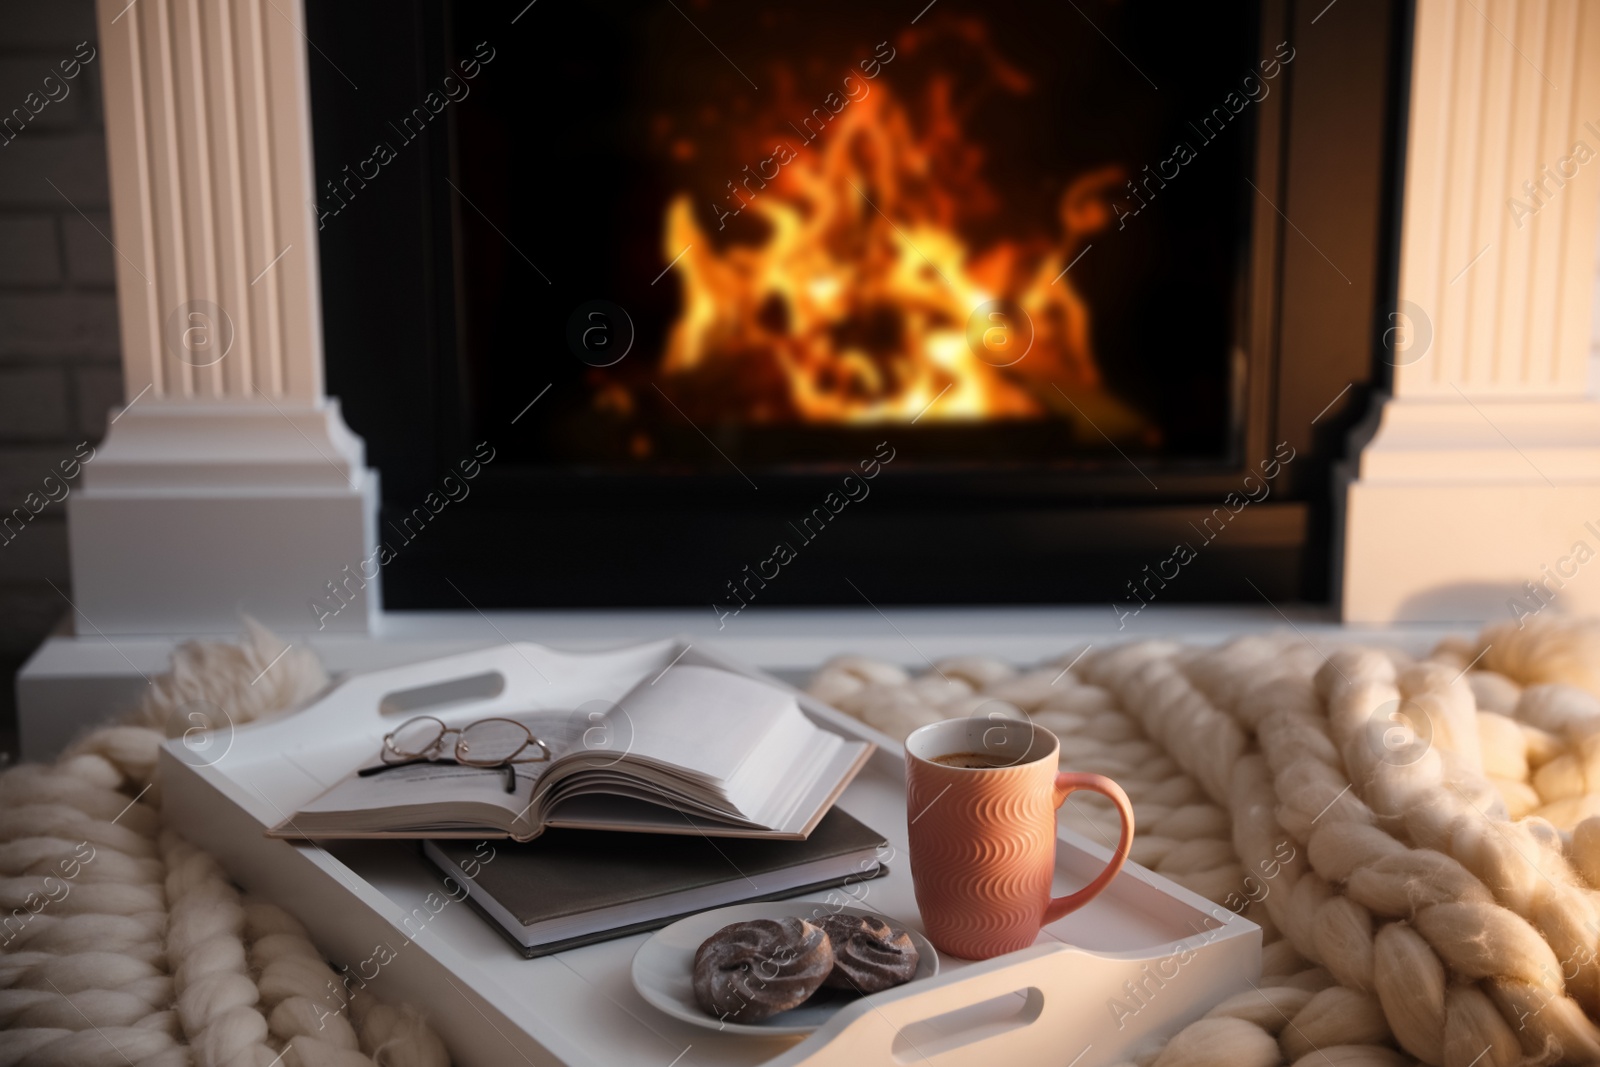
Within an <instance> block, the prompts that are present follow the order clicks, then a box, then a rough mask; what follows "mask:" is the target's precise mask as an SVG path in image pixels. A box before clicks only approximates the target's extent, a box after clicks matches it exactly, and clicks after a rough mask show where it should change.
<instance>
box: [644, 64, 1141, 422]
mask: <svg viewBox="0 0 1600 1067" xmlns="http://www.w3.org/2000/svg"><path fill="white" fill-rule="evenodd" d="M928 100H929V105H928V108H927V110H928V112H929V114H928V118H927V120H926V121H925V122H924V123H923V124H922V126H921V129H920V131H919V130H918V128H917V127H916V126H914V124H913V123H912V121H911V118H910V116H909V114H908V113H907V110H906V108H905V107H903V106H902V105H901V104H900V103H899V102H897V101H896V100H895V99H894V97H893V96H892V95H891V93H890V92H889V89H888V87H887V86H886V85H884V84H879V85H875V86H873V87H872V90H871V92H870V93H868V94H867V95H865V96H863V97H862V98H861V99H859V100H853V101H851V102H850V103H849V104H848V105H846V106H845V107H844V109H843V111H842V113H841V114H839V115H838V116H837V117H835V118H834V119H833V120H832V122H831V123H830V124H829V125H828V127H827V128H826V129H824V130H822V131H821V132H820V133H816V134H815V135H814V141H813V143H811V144H807V145H806V146H804V147H802V148H800V149H798V150H795V149H793V148H789V149H788V151H787V152H786V153H778V152H775V154H774V157H773V160H772V161H774V162H776V163H777V165H778V172H777V174H776V175H775V176H773V177H771V178H770V179H766V175H767V174H770V173H771V171H770V169H768V168H766V167H763V168H762V169H761V172H760V174H759V175H755V176H754V177H753V180H752V179H751V178H750V177H746V178H745V179H744V182H743V184H742V185H741V186H739V187H738V188H737V189H735V190H733V192H731V193H730V195H729V196H728V210H729V211H732V210H734V209H740V210H739V213H740V214H743V215H750V216H754V218H755V219H757V220H758V226H757V227H756V229H758V230H759V231H761V236H760V237H759V239H758V240H756V241H755V242H754V243H750V242H728V243H726V244H724V245H723V246H722V247H720V248H719V246H718V243H717V242H716V241H715V240H714V239H713V237H712V235H711V234H710V233H708V232H707V230H706V229H705V228H703V227H702V226H701V225H700V223H699V221H698V220H697V219H696V216H695V212H694V210H693V209H692V208H691V206H690V200H689V197H688V195H687V194H680V195H678V196H677V197H675V198H674V200H673V201H672V202H671V203H670V204H669V205H668V208H667V213H666V226H665V233H664V237H663V241H662V251H663V254H664V255H665V257H666V258H668V259H671V260H673V261H674V263H673V268H672V269H673V270H674V271H675V272H676V275H677V277H678V279H679V282H680V284H681V289H682V304H681V311H680V314H679V316H678V319H677V321H676V322H675V323H674V325H673V327H672V330H671V333H670V335H669V337H668V342H667V348H666V352H665V355H664V357H663V361H662V370H663V372H664V373H665V374H667V375H669V376H681V377H684V378H699V379H701V380H703V381H706V382H715V383H718V386H719V388H721V387H723V386H725V385H726V383H729V382H734V383H737V384H735V385H733V386H731V387H729V388H731V390H732V393H733V394H734V395H736V396H737V397H739V398H742V399H743V401H744V403H745V406H746V408H747V410H745V411H741V412H737V413H735V414H737V415H738V416H740V417H743V418H747V419H751V420H754V421H769V422H776V421H801V422H831V423H872V422H885V421H907V420H911V419H916V418H919V417H923V416H926V417H927V418H929V419H935V420H974V419H988V418H1039V417H1043V416H1047V415H1049V414H1050V413H1051V407H1050V403H1049V398H1048V392H1049V386H1050V385H1051V384H1053V383H1060V384H1062V385H1066V386H1067V387H1068V388H1069V390H1070V389H1073V388H1078V389H1098V388H1099V386H1100V373H1099V370H1098V367H1097V365H1096V360H1095V355H1094V352H1093V349H1092V347H1091V342H1090V330H1089V313H1088V309H1087V306H1086V305H1085V303H1084V302H1083V300H1082V299H1081V298H1080V296H1079V295H1078V293H1077V292H1076V290H1074V289H1073V287H1072V284H1071V281H1070V280H1069V278H1068V277H1067V276H1066V268H1067V267H1069V266H1070V265H1071V263H1072V260H1073V258H1074V257H1076V256H1077V255H1078V254H1079V253H1080V252H1081V251H1083V249H1084V247H1085V245H1086V242H1085V240H1084V238H1085V237H1086V236H1087V235H1089V234H1092V233H1094V232H1095V231H1097V230H1099V229H1102V228H1103V227H1105V226H1106V225H1107V223H1108V222H1109V221H1110V220H1111V212H1110V207H1109V201H1108V198H1107V197H1108V193H1109V191H1110V190H1111V188H1112V187H1113V186H1115V185H1116V184H1118V183H1119V182H1120V181H1121V179H1122V177H1123V175H1122V174H1121V172H1120V171H1119V170H1117V169H1116V168H1106V169H1103V170H1099V171H1095V172H1093V173H1091V174H1088V175H1085V176H1083V177H1081V178H1079V179H1078V180H1076V181H1074V182H1072V183H1071V184H1070V185H1069V186H1068V187H1067V189H1066V191H1065V192H1064V194H1063V196H1062V198H1061V202H1060V205H1061V206H1060V218H1059V220H1058V221H1059V223H1060V236H1059V238H1058V239H1057V240H1055V241H1054V242H1051V241H1049V240H1048V239H1046V238H1034V239H1032V240H1003V241H1000V242H997V243H995V244H994V245H992V246H991V247H989V248H987V249H985V250H983V251H982V252H981V254H980V253H978V252H975V251H974V249H973V248H972V247H970V246H969V244H968V243H967V241H965V240H964V239H963V238H962V236H961V234H960V231H959V222H960V220H961V219H962V217H963V215H964V214H971V208H972V206H973V204H974V203H975V202H980V201H982V200H983V198H984V197H985V196H988V195H990V194H988V193H987V190H986V189H985V188H984V187H983V186H982V182H981V179H980V178H979V177H978V171H979V169H980V167H981V163H982V152H981V150H980V149H979V148H977V147H976V146H974V145H972V144H971V143H970V142H968V141H967V140H966V139H965V138H964V137H963V135H962V131H961V128H960V123H959V122H958V120H957V117H956V115H955V113H954V110H953V108H952V105H951V93H950V90H949V86H948V84H947V83H945V82H943V81H939V80H935V81H934V82H933V84H932V86H931V89H930V92H929V94H928ZM791 143H792V141H791ZM767 162H769V161H763V163H767ZM748 173H749V169H748V168H747V174H748ZM724 221H725V218H724ZM994 301H1002V303H1001V304H1000V305H992V302H994ZM986 306H989V307H990V308H991V310H981V311H980V309H985V308H986ZM995 307H997V308H998V310H993V308H995ZM975 312H979V314H978V315H977V316H976V318H975V316H974V313H975ZM936 401H937V403H935V402H936ZM723 414H724V415H727V414H729V413H727V412H723Z"/></svg>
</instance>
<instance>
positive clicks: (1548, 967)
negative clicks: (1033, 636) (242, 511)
mask: <svg viewBox="0 0 1600 1067" xmlns="http://www.w3.org/2000/svg"><path fill="white" fill-rule="evenodd" d="M1536 623H1539V620H1534V621H1532V622H1529V624H1528V625H1527V627H1526V628H1525V629H1517V628H1515V627H1509V626H1508V627H1502V628H1498V629H1493V630H1489V631H1486V632H1485V633H1484V634H1483V635H1481V636H1480V638H1479V639H1478V640H1477V641H1475V642H1465V641H1461V642H1447V643H1446V644H1444V645H1442V646H1441V647H1439V648H1438V649H1436V650H1435V651H1434V652H1433V653H1432V654H1431V655H1429V656H1428V657H1426V658H1424V659H1422V660H1412V659H1411V658H1409V657H1407V656H1405V655H1403V654H1400V653H1397V652H1393V651H1386V650H1379V649H1364V648H1357V647H1345V648H1337V649H1336V648H1333V647H1328V648H1325V649H1318V648H1316V647H1313V646H1311V645H1310V644H1309V643H1308V642H1306V641H1305V640H1303V639H1301V638H1299V637H1295V636H1292V635H1290V636H1282V637H1250V638H1244V639H1240V640H1237V641H1234V642H1231V643H1229V644H1226V645H1224V646H1222V647H1219V648H1195V647H1192V646H1184V645H1178V644H1174V643H1169V642H1144V643H1139V644H1126V645H1119V646H1111V647H1092V648H1088V649H1070V650H1068V652H1067V653H1065V654H1064V655H1063V656H1062V657H1060V659H1059V660H1058V661H1056V662H1052V663H1047V664H1044V665H1042V666H1040V667H1037V668H1034V669H1028V670H1019V669H1018V668H1016V667H1014V666H1013V665H1010V664H1006V663H1001V662H998V661H995V660H990V659H982V658H976V657H962V658H954V659H948V660H942V661H940V662H938V663H936V664H933V665H931V667H932V669H930V670H928V671H927V672H926V673H923V674H921V675H920V676H919V677H915V678H913V677H911V676H910V675H908V674H907V672H906V671H904V670H903V669H901V668H899V667H897V666H894V665H892V664H885V663H877V662H873V661H869V660H864V659H860V658H851V657H847V658H842V659H838V660H834V661H833V662H831V663H829V664H827V665H826V666H825V667H823V668H822V669H821V670H819V671H818V672H817V674H816V675H815V677H814V678H813V679H812V682H811V685H810V688H811V691H812V692H813V693H814V694H816V695H817V696H819V697H821V698H823V699H825V700H827V701H829V702H831V703H833V704H834V705H836V706H837V707H839V708H841V709H843V710H845V711H847V712H849V713H851V714H853V715H856V716H858V717H859V718H861V719H862V720H863V721H864V722H867V723H868V724H870V725H872V726H874V727H876V728H877V729H880V730H882V731H884V732H886V733H888V734H890V735H891V736H896V737H903V736H904V735H905V734H907V733H909V732H910V731H911V730H912V729H914V728H915V727H916V726H919V725H921V724H922V723H925V722H932V721H936V720H938V719H942V718H949V717H953V716H961V715H979V716H988V715H1011V716H1021V715H1027V716H1030V717H1032V718H1033V719H1034V720H1035V721H1037V722H1039V723H1042V724H1044V725H1046V726H1048V727H1049V728H1050V729H1052V730H1054V731H1055V732H1056V733H1057V734H1058V735H1059V736H1060V737H1061V742H1062V749H1061V751H1062V759H1063V762H1064V764H1066V765H1069V766H1071V767H1072V768H1074V769H1078V770H1090V771H1097V772H1100V773H1102V774H1107V775H1110V776H1112V777H1114V778H1116V779H1117V780H1118V781H1119V782H1120V783H1121V784H1122V785H1123V787H1124V788H1125V789H1126V790H1127V792H1128V794H1129V796H1130V797H1132V799H1133V802H1134V807H1135V813H1136V816H1137V819H1138V831H1139V832H1138V835H1137V837H1136V838H1135V843H1134V851H1133V857H1134V859H1135V860H1137V861H1138V862H1140V863H1142V864H1144V865H1145V866H1147V867H1150V868H1152V869H1153V870H1156V871H1158V872H1160V873H1161V874H1163V875H1165V876H1166V877H1168V878H1171V879H1173V880H1174V881H1177V882H1179V883H1181V884H1183V885H1186V886H1188V887H1189V888H1190V889H1193V890H1194V891H1196V892H1198V893H1200V894H1202V895H1204V896H1206V897H1208V898H1210V899H1211V900H1213V901H1215V902H1217V903H1218V904H1220V905H1222V906H1224V907H1229V908H1233V909H1235V910H1239V911H1242V912H1243V913H1244V914H1246V915H1247V916H1249V917H1250V918H1251V919H1253V920H1254V921H1256V922H1257V923H1260V924H1261V926H1262V927H1263V929H1264V930H1265V933H1266V942H1267V946H1266V950H1265V954H1264V955H1265V966H1264V976H1263V978H1262V981H1261V983H1260V984H1259V986H1258V987H1257V988H1256V989H1254V990H1252V991H1251V992H1248V993H1244V994H1241V995H1239V996H1236V997H1233V998H1230V999H1229V1000H1227V1001H1225V1002H1223V1003H1222V1004H1219V1005H1218V1006H1217V1007H1216V1008H1215V1009H1213V1010H1212V1011H1211V1012H1210V1013H1208V1015H1207V1016H1206V1017H1205V1018H1204V1019H1202V1020H1200V1021H1198V1022H1196V1023H1194V1024H1192V1025H1190V1026H1189V1027H1187V1028H1186V1029H1184V1030H1183V1031H1181V1032H1180V1033H1178V1034H1177V1035H1176V1036H1174V1037H1173V1038H1172V1039H1171V1040H1169V1041H1167V1042H1165V1043H1163V1044H1162V1045H1161V1046H1160V1047H1155V1048H1151V1049H1148V1050H1144V1051H1143V1052H1142V1054H1141V1055H1140V1056H1138V1057H1137V1058H1136V1061H1135V1062H1137V1063H1138V1064H1139V1065H1140V1067H1149V1065H1151V1064H1154V1065H1156V1067H1212V1065H1215V1067H1267V1065H1271V1064H1280V1063H1294V1064H1297V1065H1301V1064H1304V1065H1306V1067H1312V1065H1323V1064H1326V1065H1331V1067H1345V1065H1354V1064H1375V1065H1390V1064H1406V1063H1414V1062H1419V1061H1420V1062H1422V1063H1427V1064H1436V1065H1448V1067H1491V1065H1507V1064H1534V1063H1539V1064H1544V1063H1570V1064H1579V1063H1600V1029H1597V1028H1596V1025H1595V1020H1596V1019H1600V896H1597V893H1596V890H1597V888H1600V699H1597V697H1596V694H1600V626H1597V625H1594V624H1573V623H1545V624H1537V625H1536ZM1324 652H1326V653H1327V655H1326V656H1325V655H1324ZM324 684H326V676H325V674H324V673H323V671H322V668H321V666H320V665H319V664H318V663H317V662H316V659H315V657H314V656H312V655H311V654H310V653H309V652H307V651H305V650H304V649H298V648H288V649H286V647H285V645H284V643H283V642H282V641H280V640H279V639H277V638H276V637H274V636H273V635H271V634H270V633H267V632H266V631H264V630H262V629H261V628H259V627H256V626H254V625H250V626H249V627H248V632H247V635H246V637H245V638H244V640H243V641H241V643H239V644H237V645H231V644H221V643H196V644H191V645H186V646H184V647H183V648H181V649H180V650H179V651H178V652H177V653H176V654H175V655H174V660H173V669H172V671H171V672H170V673H169V674H167V675H163V676H162V677H160V678H157V679H155V680H154V681H153V682H152V685H151V688H150V691H149V692H148V693H147V695H146V697H145V699H144V701H143V702H142V704H141V706H140V708H139V711H138V712H137V713H136V715H135V716H134V717H133V718H132V720H131V721H129V722H127V723H123V724H120V725H117V726H112V727H107V728H103V729H100V730H96V731H94V732H92V733H90V734H89V735H87V736H86V737H84V738H83V739H82V740H81V741H79V742H78V743H77V744H76V745H74V746H73V747H72V748H71V749H70V750H69V751H68V752H67V753H66V754H65V755H64V756H63V757H62V758H61V759H60V760H58V761H57V762H56V763H54V764H51V765H48V766H43V765H25V766H21V767H17V768H15V769H12V770H9V771H6V772H4V773H0V1027H3V1028H5V1032H4V1034H3V1035H0V1067H12V1065H18V1067H23V1065H25V1067H42V1065H50V1067H56V1065H73V1067H79V1065H100V1064H105V1065H110V1067H120V1065H124V1064H128V1065H133V1064H137V1065H140V1067H143V1065H147V1064H148V1065H159V1067H168V1065H172V1067H176V1065H179V1064H196V1065H200V1067H213V1065H215V1067H231V1065H241V1067H272V1065H274V1064H279V1063H281V1064H284V1065H289V1067H293V1065H296V1064H301V1065H305V1067H361V1065H372V1064H378V1065H383V1067H439V1065H445V1064H448V1062H449V1059H448V1056H447V1055H446V1052H445V1049H444V1047H443V1045H442V1044H441V1042H440V1041H439V1039H438V1038H437V1036H435V1035H434V1034H433V1033H432V1031H431V1030H429V1028H428V1027H427V1025H426V1023H425V1022H424V1021H423V1020H422V1018H421V1017H420V1016H419V1015H418V1014H417V1013H415V1012H413V1011H410V1010H408V1009H405V1008H396V1007H394V1006H391V1005H387V1004H384V1003H382V1002H381V1001H378V1000H376V999H375V998H373V997H372V996H370V995H368V994H364V993H358V994H356V995H354V996H349V995H348V994H346V993H344V990H345V985H344V984H343V983H341V982H340V980H339V977H338V975H337V974H336V973H335V971H334V969H333V968H331V967H330V966H329V964H328V963H327V962H326V961H325V960H324V959H323V957H322V956H321V954H320V953H319V952H318V951H317V950H316V948H315V947H314V946H313V945H312V944H311V942H310V940H309V939H308V938H307V936H306V932H305V930H304V929H303V928H302V927H301V926H300V925H299V923H297V922H296V921H295V920H294V919H293V918H291V917H290V916H289V915H288V914H287V913H285V912H283V911H282V910H281V909H279V908H277V907H274V906H272V905H270V904H267V903H265V902H261V901H253V900H250V899H248V898H246V897H242V896H241V895H240V893H239V891H238V889H237V888H236V887H234V886H233V885H232V884H231V883H229V881H228V879H227V877H226V876H225V875H224V873H223V872H222V871H221V869H220V868H219V867H218V866H217V864H216V863H215V862H214V861H213V860H211V859H210V858H209V857H208V856H206V855H204V854H202V853H200V852H198V851H197V850H195V849H193V848H192V847H190V846H188V845H186V844H185V843H184V842H183V841H181V840H179V839H178V838H177V837H176V836H174V835H173V834H171V833H170V832H164V831H163V830H162V826H161V815H160V783H159V781H157V780H156V779H155V767H156V751H157V748H158V746H159V745H160V743H161V742H162V740H163V739H165V738H167V737H179V736H182V737H185V738H194V739H196V743H197V746H200V747H203V746H204V745H205V744H206V741H205V738H206V737H207V736H208V735H207V734H206V733H205V731H204V728H205V727H208V726H212V725H216V721H215V711H216V709H226V715H227V717H228V719H229V720H231V721H232V722H233V723H234V724H242V723H245V722H249V721H252V720H254V719H256V718H260V717H262V716H266V715H272V714H278V713H281V712H282V711H283V710H284V709H287V708H291V707H295V706H297V705H299V704H300V703H302V702H304V701H305V700H306V699H307V698H309V697H310V695H311V694H313V693H315V692H316V691H317V690H318V689H320V688H321V687H322V686H323V685H324ZM1066 817H1067V819H1068V821H1069V822H1070V823H1071V824H1073V825H1075V826H1077V827H1078V828H1079V829H1080V830H1082V832H1084V833H1087V834H1090V835H1098V836H1100V837H1102V838H1104V839H1105V840H1106V841H1107V842H1108V843H1110V842H1111V841H1114V840H1115V830H1116V824H1115V817H1114V816H1113V815H1112V814H1111V812H1110V809H1109V808H1108V807H1102V806H1100V805H1099V802H1098V801H1097V799H1096V798H1086V799H1080V798H1079V797H1077V796H1075V797H1073V798H1072V800H1071V803H1070V805H1069V807H1068V808H1067V809H1066ZM1159 995H1160V991H1159V989H1149V988H1146V989H1142V990H1140V989H1135V990H1128V991H1123V992H1122V993H1121V994H1118V995H1114V996H1110V997H1108V1001H1107V1004H1106V1010H1107V1011H1108V1012H1109V1013H1110V1019H1111V1020H1112V1021H1113V1022H1115V1020H1116V1019H1117V1018H1118V1013H1119V1012H1125V1013H1136V1012H1137V1011H1138V1010H1139V1008H1140V1007H1141V1006H1142V1004H1143V1003H1144V1001H1145V998H1149V997H1154V996H1159Z"/></svg>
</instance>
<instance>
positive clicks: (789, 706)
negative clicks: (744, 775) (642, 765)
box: [609, 666, 809, 792]
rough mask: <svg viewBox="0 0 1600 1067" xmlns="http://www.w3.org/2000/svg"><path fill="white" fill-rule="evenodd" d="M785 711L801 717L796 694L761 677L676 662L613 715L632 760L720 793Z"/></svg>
mask: <svg viewBox="0 0 1600 1067" xmlns="http://www.w3.org/2000/svg"><path fill="white" fill-rule="evenodd" d="M786 713H787V714H793V715H796V716H799V715H800V710H799V705H798V704H796V703H795V699H794V697H793V696H791V695H790V694H788V693H786V692H784V691H783V690H781V689H778V688H776V687H774V686H771V685H768V684H767V683H766V682H760V681H756V680H755V679H752V678H744V677H741V676H739V675H737V674H733V673H731V672H729V671H724V670H719V669H717V668H714V667H694V666H677V667H673V668H671V669H669V670H668V671H667V672H666V673H665V674H662V675H659V676H658V677H657V678H656V679H655V680H654V681H653V682H642V683H640V684H639V685H636V686H634V687H633V688H632V689H631V690H629V691H628V693H627V694H626V695H625V696H624V697H623V698H622V701H621V703H620V705H619V707H617V708H616V709H613V710H612V711H611V712H610V715H611V716H612V717H613V718H614V719H616V720H620V722H619V724H618V725H617V727H616V729H617V732H618V735H619V737H621V738H622V739H623V740H624V744H623V745H622V746H621V747H622V748H623V749H624V751H625V752H626V754H627V757H628V758H629V759H630V760H632V759H642V760H645V761H649V762H655V763H659V764H663V765H665V766H668V767H671V768H673V769H674V771H676V772H677V773H679V774H685V773H686V774H687V776H688V777H690V778H693V779H699V780H700V781H702V782H704V783H706V784H708V785H712V786H713V787H716V791H717V792H721V788H720V787H722V786H724V785H726V783H727V782H729V781H730V780H731V779H732V778H733V777H734V775H735V774H737V773H738V771H739V768H740V767H741V766H742V765H743V764H744V763H745V761H746V760H747V759H749V757H750V755H751V753H753V752H755V751H757V750H758V749H759V748H760V747H761V743H762V741H763V739H765V738H766V736H767V735H768V733H769V732H771V731H772V730H774V729H775V728H777V727H778V726H779V724H780V723H782V722H783V720H784V718H785V715H786ZM806 725H809V723H808V724H806ZM609 758H615V757H609Z"/></svg>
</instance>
